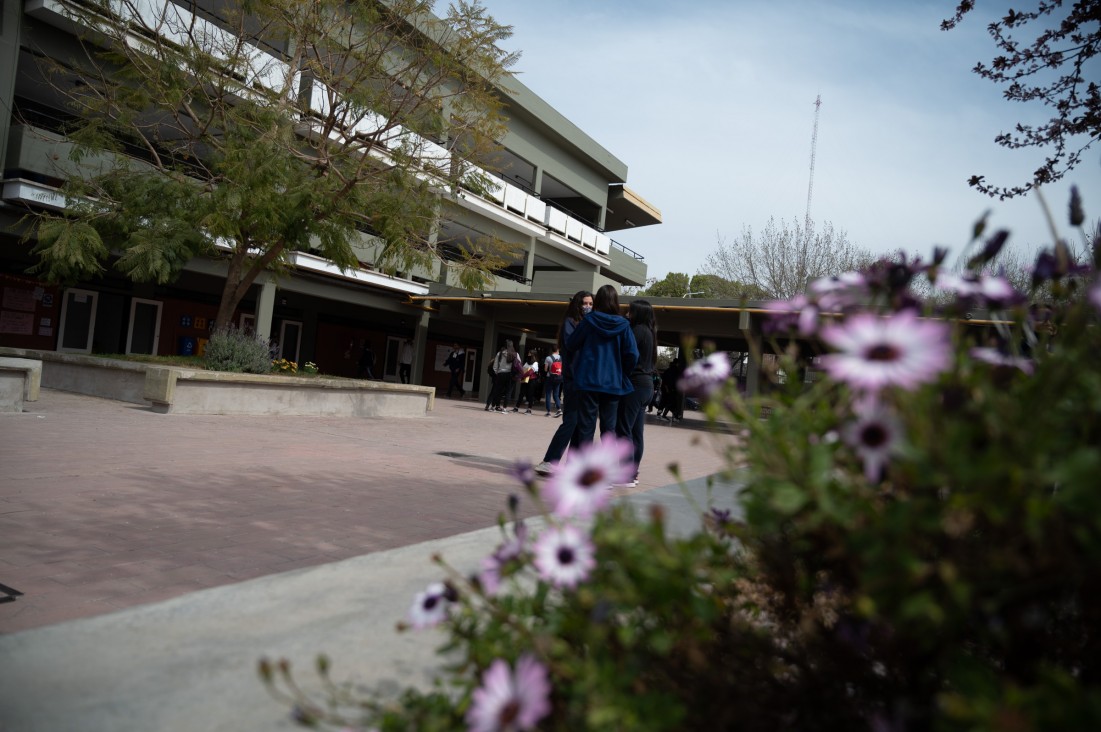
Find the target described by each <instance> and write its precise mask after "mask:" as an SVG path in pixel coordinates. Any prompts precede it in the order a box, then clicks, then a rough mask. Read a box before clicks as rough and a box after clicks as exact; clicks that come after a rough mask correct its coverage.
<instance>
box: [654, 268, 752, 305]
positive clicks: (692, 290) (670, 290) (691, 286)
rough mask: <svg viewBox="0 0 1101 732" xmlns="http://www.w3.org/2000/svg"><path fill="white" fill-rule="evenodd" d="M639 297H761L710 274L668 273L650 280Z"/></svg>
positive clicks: (709, 298)
mask: <svg viewBox="0 0 1101 732" xmlns="http://www.w3.org/2000/svg"><path fill="white" fill-rule="evenodd" d="M633 294H636V295H638V296H640V297H644V296H647V295H649V296H650V297H681V298H684V297H688V298H693V297H699V298H703V299H705V300H719V299H733V300H752V299H759V298H760V297H761V296H762V295H761V293H759V292H758V291H757V290H754V288H753V287H751V286H747V285H742V284H740V283H738V282H731V281H730V280H726V279H723V278H722V277H719V276H716V275H712V274H694V275H691V276H689V275H687V274H684V273H683V272H670V273H669V274H667V275H665V277H664V278H662V279H661V280H657V279H650V280H648V281H647V287H646V289H644V290H640V291H638V292H636V293H633Z"/></svg>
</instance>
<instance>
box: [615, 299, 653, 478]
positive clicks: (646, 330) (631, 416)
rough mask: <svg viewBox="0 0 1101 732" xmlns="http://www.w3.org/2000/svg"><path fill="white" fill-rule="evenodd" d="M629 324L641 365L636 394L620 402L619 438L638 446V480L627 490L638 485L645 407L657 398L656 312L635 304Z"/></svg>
mask: <svg viewBox="0 0 1101 732" xmlns="http://www.w3.org/2000/svg"><path fill="white" fill-rule="evenodd" d="M627 320H629V321H630V323H631V333H632V335H634V337H635V344H636V345H637V346H638V363H636V364H635V367H634V368H633V369H631V373H630V375H629V377H628V378H629V379H630V381H631V386H632V387H634V391H633V392H631V393H630V394H628V395H626V396H625V397H623V398H622V399H620V401H619V416H618V419H617V420H616V428H615V431H616V434H617V435H619V436H620V437H623V438H626V439H629V440H630V441H631V442H632V443H633V444H634V446H635V453H634V460H635V477H634V479H633V480H632V481H630V482H629V483H628V484H627V486H628V487H634V486H636V485H638V470H639V466H640V465H642V451H643V447H644V445H643V439H642V432H643V428H644V427H645V426H646V405H647V404H649V403H650V400H651V399H652V398H653V396H654V371H655V368H656V365H657V360H658V323H657V318H656V317H655V316H654V308H653V306H652V305H650V303H649V302H648V301H646V300H635V301H634V302H632V303H631V304H630V305H629V306H628V308H627Z"/></svg>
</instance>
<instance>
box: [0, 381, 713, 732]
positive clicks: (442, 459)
mask: <svg viewBox="0 0 1101 732" xmlns="http://www.w3.org/2000/svg"><path fill="white" fill-rule="evenodd" d="M31 409H32V410H33V411H31V412H27V413H23V414H16V415H0V431H2V433H0V438H2V439H0V460H2V461H3V463H2V464H3V466H4V470H3V479H2V480H3V483H2V488H0V582H2V583H4V584H5V585H7V586H9V587H12V588H15V589H17V590H19V591H21V592H23V595H22V596H20V597H18V598H17V599H16V600H15V601H13V602H7V603H0V658H2V659H3V661H4V673H3V675H2V676H0V730H3V731H4V732H68V731H69V730H74V729H80V730H82V731H83V732H101V731H102V732H108V731H110V732H149V731H150V730H172V731H173V732H191V731H192V730H194V732H217V731H220V730H224V731H225V732H251V731H255V732H261V731H263V732H271V731H272V730H276V731H281V730H286V731H288V732H289V731H290V730H294V729H299V727H297V725H295V724H294V723H293V722H292V721H291V719H290V717H289V714H288V706H287V704H285V703H280V702H278V701H276V700H274V699H272V698H271V696H270V695H269V694H268V693H267V691H266V690H265V689H264V688H263V686H262V684H261V683H260V682H259V680H258V678H257V676H256V670H255V668H256V663H257V661H258V659H259V658H261V657H269V658H287V659H289V660H290V661H292V662H293V663H294V665H295V667H296V668H297V669H298V673H297V678H298V679H299V680H300V682H301V683H302V685H303V686H304V688H306V689H309V690H313V691H317V690H318V688H319V682H318V680H317V678H316V677H315V676H313V674H312V673H311V671H310V667H311V665H312V661H313V659H314V657H315V655H316V654H318V653H325V654H327V655H329V656H330V657H331V658H332V659H333V674H334V677H335V678H337V679H340V680H354V681H355V682H356V683H357V684H360V685H364V686H368V687H374V688H379V689H381V690H382V691H383V693H386V692H387V691H388V690H389V691H390V692H392V691H393V690H395V689H398V688H401V687H404V686H406V685H410V684H414V685H420V686H422V687H424V686H425V685H427V684H428V683H429V682H430V680H431V678H432V677H433V675H434V674H435V673H437V672H438V669H439V668H440V659H439V657H438V656H437V655H436V649H437V648H438V646H439V645H440V644H441V642H442V641H443V639H444V636H443V632H442V630H440V629H434V630H430V631H421V632H414V633H398V632H397V631H396V630H395V624H396V623H397V621H398V620H400V619H402V618H403V617H404V616H405V613H406V612H407V611H408V608H409V606H410V604H411V601H412V598H413V596H414V594H415V593H416V592H418V591H420V590H423V589H424V587H426V586H427V584H428V583H430V582H434V581H438V580H439V579H440V578H441V577H442V572H443V571H442V569H441V568H440V567H437V566H436V565H435V564H433V563H432V561H431V559H430V558H431V557H432V556H433V555H434V554H439V555H441V556H443V557H444V558H445V559H446V560H447V561H448V563H449V564H450V565H451V566H452V567H454V568H455V569H456V570H457V571H460V572H463V573H466V572H469V571H472V570H474V569H476V568H477V567H478V566H479V565H478V563H479V561H480V559H481V558H482V557H484V556H486V555H487V554H488V553H489V552H490V551H492V549H493V547H494V546H495V544H496V542H497V541H499V539H500V535H499V532H498V530H497V528H496V527H495V525H494V524H495V522H496V517H497V514H498V512H499V511H500V510H501V508H502V506H504V504H505V501H506V499H507V496H508V495H509V494H510V493H512V492H515V491H516V488H517V486H516V484H515V482H514V480H513V479H512V478H511V477H510V475H509V467H510V466H511V464H512V463H513V461H514V460H515V459H516V458H518V457H526V458H528V459H531V460H538V459H539V458H541V457H542V452H543V450H544V448H545V446H546V443H547V441H548V440H549V438H550V435H551V432H552V431H553V430H554V429H555V427H556V426H557V424H558V422H557V420H554V419H553V418H550V419H548V418H546V417H543V416H542V415H532V416H525V415H514V414H509V415H499V414H488V413H486V412H484V411H482V408H481V405H479V404H477V403H475V402H472V401H465V402H459V401H448V400H440V401H437V408H436V410H435V411H434V412H433V413H431V414H430V415H429V416H426V417H424V418H416V419H403V420H364V419H345V418H301V417H294V418H290V417H288V418H271V417H266V418H260V417H255V418H254V417H193V416H186V417H185V416H167V415H158V414H154V413H152V412H150V411H148V410H147V409H143V408H141V407H137V406H134V405H127V404H121V403H118V402H111V401H105V400H101V399H96V398H93V397H84V396H78V395H73V394H66V393H63V392H56V391H49V390H45V391H43V393H42V398H41V400H40V401H38V402H36V403H34V404H32V405H31ZM691 416H692V415H689V419H688V420H686V422H685V424H684V425H682V426H677V427H670V426H665V425H659V424H657V423H655V424H654V425H653V426H652V427H651V428H649V429H648V431H647V436H648V438H649V439H648V448H647V457H646V459H645V460H644V463H643V470H642V481H641V484H640V486H639V488H638V489H636V490H632V491H630V492H629V493H625V494H624V495H621V496H620V498H619V500H622V501H627V502H630V503H634V504H636V505H639V506H640V507H641V506H646V505H649V504H651V503H660V504H662V505H663V506H665V507H666V516H667V525H668V526H669V528H670V530H675V531H681V532H683V531H690V530H692V529H693V528H694V527H695V526H698V509H699V506H700V505H702V504H703V502H704V501H705V500H707V498H708V496H711V497H713V498H715V501H716V504H717V505H719V506H720V507H729V508H733V507H734V505H733V500H734V498H733V496H734V492H733V490H732V489H731V488H730V487H729V486H726V485H723V484H719V485H717V486H715V488H714V490H713V488H712V485H711V481H710V480H709V479H707V478H706V477H705V476H708V475H710V474H712V473H714V472H716V471H717V470H719V469H720V467H721V462H720V460H719V458H718V457H717V456H718V452H717V450H716V448H715V446H713V445H710V444H709V443H710V440H711V439H712V438H711V436H710V434H709V433H707V432H705V431H703V430H702V429H701V427H702V424H701V423H700V422H699V421H698V420H697V421H693V420H692V419H691ZM696 416H697V417H698V415H696ZM671 462H677V463H679V464H680V465H681V470H682V474H683V476H684V477H685V478H686V479H688V480H686V482H685V483H684V484H683V485H673V484H672V480H671V477H670V475H669V473H668V472H667V470H666V469H665V467H664V466H666V465H668V464H669V463H671ZM687 496H691V498H687ZM686 498H687V499H686Z"/></svg>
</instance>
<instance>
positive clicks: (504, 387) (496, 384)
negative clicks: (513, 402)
mask: <svg viewBox="0 0 1101 732" xmlns="http://www.w3.org/2000/svg"><path fill="white" fill-rule="evenodd" d="M519 366H520V357H519V356H518V355H517V354H516V347H515V346H514V345H513V344H512V341H511V340H507V341H505V345H503V346H501V350H499V351H497V355H496V356H494V357H493V362H492V363H491V364H490V366H489V370H490V371H491V372H492V374H493V387H492V388H491V389H490V391H489V399H487V400H486V409H485V410H486V411H487V412H490V411H496V412H501V413H504V411H505V407H504V406H503V405H504V404H506V403H507V402H504V401H503V400H505V399H507V398H508V388H509V387H510V386H511V385H512V372H513V370H514V368H519Z"/></svg>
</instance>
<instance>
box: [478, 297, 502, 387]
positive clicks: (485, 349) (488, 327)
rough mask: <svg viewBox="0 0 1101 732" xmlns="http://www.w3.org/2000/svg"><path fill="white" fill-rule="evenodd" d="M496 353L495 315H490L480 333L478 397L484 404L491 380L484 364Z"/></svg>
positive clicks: (487, 363) (491, 383) (491, 384)
mask: <svg viewBox="0 0 1101 732" xmlns="http://www.w3.org/2000/svg"><path fill="white" fill-rule="evenodd" d="M496 355H497V317H496V316H495V315H491V316H489V317H487V318H486V320H485V330H484V331H483V333H482V373H481V374H480V375H479V376H478V384H479V385H480V386H479V388H478V398H479V399H480V400H481V401H482V404H485V402H486V400H487V399H489V390H490V389H491V388H492V387H493V382H492V381H491V380H490V378H489V376H488V375H487V374H486V366H487V365H489V362H490V361H491V360H492V359H493V357H494V356H496Z"/></svg>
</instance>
